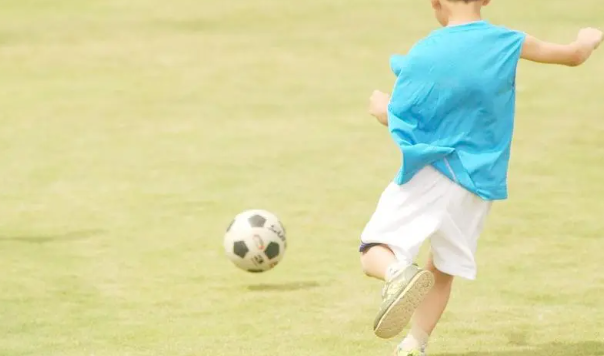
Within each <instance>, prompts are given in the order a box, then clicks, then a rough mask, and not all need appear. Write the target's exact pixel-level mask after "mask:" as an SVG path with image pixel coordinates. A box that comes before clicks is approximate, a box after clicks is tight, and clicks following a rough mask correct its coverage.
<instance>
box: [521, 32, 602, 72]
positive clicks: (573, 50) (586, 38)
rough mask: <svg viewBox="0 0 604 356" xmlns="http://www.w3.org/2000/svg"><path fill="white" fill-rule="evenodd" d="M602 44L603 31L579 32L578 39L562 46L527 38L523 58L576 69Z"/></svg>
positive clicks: (523, 48) (530, 37)
mask: <svg viewBox="0 0 604 356" xmlns="http://www.w3.org/2000/svg"><path fill="white" fill-rule="evenodd" d="M601 42H602V31H600V30H597V29H595V28H586V29H582V30H581V31H579V34H578V35H577V39H576V40H575V41H574V42H573V43H570V44H567V45H560V44H555V43H550V42H545V41H541V40H539V39H537V38H535V37H532V36H527V37H526V40H525V42H524V45H523V47H522V54H521V58H523V59H527V60H529V61H533V62H538V63H549V64H561V65H567V66H571V67H576V66H578V65H581V64H583V63H584V62H585V61H586V60H587V59H588V58H589V57H590V56H591V54H592V52H593V51H594V50H595V49H596V48H598V46H599V45H600V43H601Z"/></svg>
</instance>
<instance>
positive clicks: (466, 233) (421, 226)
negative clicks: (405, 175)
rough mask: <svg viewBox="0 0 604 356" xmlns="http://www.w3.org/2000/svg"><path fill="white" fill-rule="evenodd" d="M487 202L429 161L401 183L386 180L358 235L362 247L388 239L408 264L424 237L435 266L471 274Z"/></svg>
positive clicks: (455, 273)
mask: <svg viewBox="0 0 604 356" xmlns="http://www.w3.org/2000/svg"><path fill="white" fill-rule="evenodd" d="M491 204H492V202H490V201H486V200H483V199H482V198H480V197H478V196H477V195H475V194H473V193H471V192H470V191H468V190H466V189H465V188H463V187H461V186H460V185H458V184H457V183H455V182H453V181H451V180H450V179H449V178H447V177H446V176H444V175H443V174H442V173H440V172H439V171H437V170H436V169H434V168H433V167H432V166H428V167H426V168H424V169H422V170H421V171H420V172H418V173H417V174H416V175H415V176H414V177H413V178H412V179H411V181H409V182H408V183H406V184H403V185H400V186H399V185H397V184H395V183H391V184H390V185H388V187H387V188H386V190H385V191H384V193H382V196H381V198H380V201H379V203H378V206H377V209H376V211H375V213H373V216H372V217H371V220H370V221H369V223H368V224H367V226H366V227H365V230H364V231H363V234H362V236H361V242H362V244H361V251H365V250H366V249H367V248H368V247H370V246H371V245H376V244H381V245H387V246H388V247H390V249H391V250H392V251H393V252H394V254H395V255H396V258H397V259H398V260H399V261H401V262H404V263H408V264H411V263H413V261H414V260H415V258H416V257H417V255H418V253H419V250H420V248H421V246H422V244H423V243H424V241H426V240H427V239H429V240H430V244H431V247H432V255H433V258H434V265H435V266H436V268H438V270H439V271H441V272H444V273H447V274H450V275H453V276H459V277H462V278H466V279H470V280H473V279H475V278H476V261H475V258H474V255H475V253H476V247H477V244H478V237H479V235H480V233H481V232H482V230H483V226H484V223H485V220H486V217H487V215H488V213H489V210H490V208H491Z"/></svg>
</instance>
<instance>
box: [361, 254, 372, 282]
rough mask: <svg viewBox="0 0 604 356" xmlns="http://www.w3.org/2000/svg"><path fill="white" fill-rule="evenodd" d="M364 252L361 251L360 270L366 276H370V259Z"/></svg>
mask: <svg viewBox="0 0 604 356" xmlns="http://www.w3.org/2000/svg"><path fill="white" fill-rule="evenodd" d="M369 258H370V257H369V256H368V255H367V253H366V252H363V253H361V270H362V271H363V273H364V274H365V275H366V276H369V277H371V261H369Z"/></svg>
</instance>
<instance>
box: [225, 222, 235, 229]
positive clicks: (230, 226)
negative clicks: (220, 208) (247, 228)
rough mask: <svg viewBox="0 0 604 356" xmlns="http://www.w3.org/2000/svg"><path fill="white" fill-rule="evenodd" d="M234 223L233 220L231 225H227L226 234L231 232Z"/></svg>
mask: <svg viewBox="0 0 604 356" xmlns="http://www.w3.org/2000/svg"><path fill="white" fill-rule="evenodd" d="M234 223H235V220H233V221H231V223H230V224H229V226H228V227H227V232H229V231H230V230H231V228H232V227H233V224H234Z"/></svg>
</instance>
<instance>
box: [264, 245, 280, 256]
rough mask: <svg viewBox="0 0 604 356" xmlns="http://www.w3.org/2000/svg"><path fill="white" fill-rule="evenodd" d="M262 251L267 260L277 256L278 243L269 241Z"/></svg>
mask: <svg viewBox="0 0 604 356" xmlns="http://www.w3.org/2000/svg"><path fill="white" fill-rule="evenodd" d="M264 253H265V254H266V257H268V259H269V260H272V259H273V258H275V257H277V256H279V244H278V243H276V242H271V243H269V244H268V246H266V249H265V250H264Z"/></svg>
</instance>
